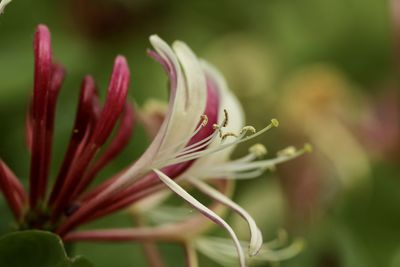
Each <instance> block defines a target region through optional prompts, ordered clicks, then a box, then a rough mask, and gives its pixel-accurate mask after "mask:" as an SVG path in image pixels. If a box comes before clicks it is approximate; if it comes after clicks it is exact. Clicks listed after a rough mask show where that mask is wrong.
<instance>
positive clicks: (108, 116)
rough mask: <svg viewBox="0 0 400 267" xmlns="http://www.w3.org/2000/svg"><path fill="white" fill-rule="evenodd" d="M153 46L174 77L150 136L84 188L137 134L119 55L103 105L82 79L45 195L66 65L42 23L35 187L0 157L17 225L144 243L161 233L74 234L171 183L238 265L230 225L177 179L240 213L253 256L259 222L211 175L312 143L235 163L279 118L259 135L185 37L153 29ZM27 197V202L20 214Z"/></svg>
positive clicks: (237, 175)
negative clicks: (237, 153)
mask: <svg viewBox="0 0 400 267" xmlns="http://www.w3.org/2000/svg"><path fill="white" fill-rule="evenodd" d="M150 42H151V44H152V46H153V48H154V51H153V50H150V51H149V52H148V53H149V55H150V56H151V57H153V58H154V59H155V60H156V61H157V62H159V63H160V64H161V65H162V67H163V68H164V70H165V71H166V73H167V74H168V76H169V80H170V99H169V104H168V108H167V109H166V110H165V112H164V113H163V112H161V114H162V115H161V116H162V117H163V120H162V123H161V124H160V123H158V124H157V122H156V123H153V124H152V125H153V134H154V135H155V136H154V139H153V141H152V142H151V144H150V145H149V147H148V148H147V149H146V150H145V151H144V153H143V154H142V156H140V157H139V159H137V160H135V161H134V162H132V164H131V165H130V166H128V167H127V168H125V169H124V170H121V171H120V172H119V173H117V174H115V175H114V176H113V177H111V178H109V179H107V180H106V181H105V182H103V183H102V184H100V185H98V186H96V187H94V188H93V189H88V188H89V185H90V184H91V183H92V181H93V180H94V178H95V176H96V174H97V173H98V172H99V171H100V170H101V169H102V168H103V167H104V166H105V165H106V164H107V163H108V162H109V161H110V160H111V159H113V158H114V157H115V156H116V155H117V154H118V153H119V152H120V151H121V149H122V148H123V147H124V145H125V144H126V142H127V141H128V139H129V136H130V133H131V131H132V126H133V118H134V117H135V113H134V111H133V107H132V106H131V105H129V104H128V103H127V102H126V95H127V90H128V84H129V79H130V74H129V69H128V66H127V63H126V60H125V58H124V57H122V56H118V57H117V58H116V60H115V64H114V69H113V73H112V75H111V79H110V83H109V88H108V95H107V99H106V102H105V104H104V106H103V107H101V106H100V104H99V102H98V98H97V94H96V89H95V85H94V81H93V79H92V78H91V77H90V76H87V77H85V79H84V80H83V82H82V88H81V95H80V100H79V105H78V111H77V115H76V119H75V124H74V129H73V131H72V135H71V140H70V143H69V145H68V148H67V153H66V156H65V158H64V161H63V163H62V165H61V167H60V171H59V173H58V176H57V179H56V182H55V184H54V186H53V188H52V190H51V191H50V194H49V197H47V195H48V194H47V193H48V190H47V185H48V169H49V165H50V154H51V153H50V152H51V143H52V133H53V127H54V111H55V103H56V99H57V94H58V91H59V89H60V87H61V84H62V80H63V78H64V70H63V68H62V67H61V66H59V65H57V64H54V63H53V60H52V54H51V45H50V33H49V31H48V29H47V28H46V26H44V25H39V26H38V29H37V31H36V34H35V41H34V50H35V80H34V93H33V98H32V105H31V108H30V111H29V113H28V116H27V141H28V146H29V148H30V150H31V153H32V157H31V172H30V191H29V194H27V193H25V191H24V189H23V188H22V186H21V184H20V183H19V182H18V179H16V177H15V175H13V173H12V172H11V170H10V169H9V168H8V167H7V166H6V165H5V163H4V162H3V161H1V167H2V168H1V170H0V186H1V189H2V192H3V193H4V194H5V196H6V198H7V200H8V202H9V204H10V206H11V207H12V210H13V211H14V214H15V217H16V218H17V220H18V221H19V223H20V225H21V228H39V229H49V230H51V231H54V232H56V233H57V234H59V235H60V236H61V237H62V238H63V239H64V240H65V241H77V240H138V239H139V240H140V239H143V235H144V236H146V235H147V238H153V239H158V238H160V236H159V235H158V232H157V231H153V230H154V229H152V230H151V231H150V232H149V231H147V232H146V231H145V232H144V233H143V231H142V229H132V228H130V229H123V228H118V229H105V230H102V229H99V230H90V231H74V230H75V229H76V228H77V227H78V226H80V225H82V224H84V223H87V222H89V221H92V220H94V219H97V218H99V217H103V216H106V215H108V214H111V213H113V212H115V211H118V210H121V209H123V208H126V207H128V206H130V205H132V204H133V203H137V202H138V201H140V200H143V199H146V198H147V197H151V196H153V195H154V194H155V193H157V192H159V191H160V190H162V189H164V188H165V187H167V188H169V189H170V190H171V191H172V192H174V193H176V194H177V195H179V196H180V197H181V198H182V199H184V200H185V201H186V202H188V203H189V204H190V205H191V206H193V207H194V208H195V209H197V210H198V211H199V212H200V213H202V214H203V215H204V216H206V217H208V218H209V219H210V220H211V221H213V222H215V223H216V224H218V225H220V226H222V227H223V228H225V229H226V231H227V232H228V233H229V235H230V236H231V238H232V240H233V241H234V244H235V248H236V251H237V253H238V255H239V260H240V264H241V266H245V265H246V256H245V253H244V251H243V248H242V245H241V243H240V241H239V240H238V238H237V237H236V234H235V232H234V230H233V229H232V228H231V226H230V225H229V224H228V223H227V222H226V221H225V220H224V219H222V218H221V217H220V216H219V215H218V214H217V213H216V212H214V211H213V210H212V209H211V208H209V207H207V206H205V205H203V204H202V203H201V202H200V201H198V200H197V199H196V198H194V197H193V196H192V195H191V194H190V193H189V192H188V191H186V190H185V189H184V188H183V187H182V186H181V185H179V182H180V181H182V180H185V181H187V182H188V183H189V184H191V185H192V186H194V187H195V188H197V189H199V190H200V191H201V192H203V193H204V194H205V195H207V196H209V197H210V198H212V199H214V200H215V201H217V202H219V203H221V204H223V205H224V206H226V207H228V208H230V209H232V210H233V211H235V212H236V213H238V214H239V215H240V216H241V217H243V218H244V219H245V220H246V221H247V222H248V225H249V229H250V235H251V237H250V242H249V251H248V252H249V255H250V256H254V255H256V254H257V253H258V252H259V250H260V249H261V247H262V244H263V241H262V235H261V232H260V230H259V229H258V227H257V225H256V223H255V221H254V220H253V219H252V217H251V216H250V214H248V213H247V212H246V211H245V210H244V209H242V208H241V207H240V206H239V205H237V204H236V203H234V202H233V201H232V200H231V199H230V198H229V197H227V196H226V195H225V194H223V193H222V192H220V191H218V190H216V189H214V188H213V187H211V186H210V185H208V184H207V183H206V180H207V179H222V180H229V179H247V178H253V177H257V176H259V175H260V174H261V173H262V172H263V171H264V170H266V169H269V168H273V167H274V166H275V165H276V164H278V163H281V162H284V161H287V160H289V159H291V158H294V157H297V156H299V155H301V154H303V153H304V152H307V151H309V150H310V147H309V146H308V145H307V146H305V147H304V148H303V149H300V150H296V149H294V148H292V147H290V148H288V149H285V150H283V151H281V152H280V153H278V155H277V157H276V158H273V159H269V160H257V158H258V157H260V156H262V155H263V154H265V153H266V150H265V148H264V147H263V146H261V145H257V146H254V147H252V148H251V149H250V152H249V154H248V155H246V156H244V157H242V158H239V159H236V160H232V161H231V160H230V154H231V152H232V150H233V149H234V148H235V146H236V145H237V144H239V143H243V142H245V141H247V140H249V139H252V138H255V137H257V136H259V135H260V134H262V133H264V132H266V131H268V130H269V129H272V128H274V127H277V126H278V121H277V120H276V119H272V120H271V121H270V123H269V124H268V125H267V126H266V127H265V128H263V129H261V130H260V131H258V132H257V131H256V130H255V128H254V127H252V126H244V115H243V112H242V109H241V106H240V104H239V102H238V101H237V99H236V98H235V96H234V95H233V94H232V93H231V92H230V90H229V89H228V87H227V85H226V82H225V81H224V79H223V77H222V75H220V74H219V73H218V71H216V70H215V69H214V68H213V67H212V66H210V65H209V64H208V63H206V62H204V61H202V60H200V59H198V58H197V57H196V55H195V54H194V53H193V52H192V51H191V50H190V48H189V47H188V46H187V45H186V44H185V43H183V42H180V41H176V42H174V44H173V45H172V48H171V47H170V46H169V45H168V44H166V43H165V42H164V41H163V40H162V39H161V38H159V37H158V36H156V35H153V36H151V37H150ZM142 118H145V116H142ZM118 120H120V124H119V127H118V129H117V130H116V134H115V135H114V136H113V140H112V142H111V143H110V145H109V146H108V147H106V149H105V151H104V153H102V154H99V150H100V148H102V147H103V146H104V144H105V142H106V140H107V139H108V137H109V136H110V134H111V132H112V130H113V128H114V127H115V125H116V123H117V121H118ZM150 120H151V116H150ZM142 121H145V119H144V120H142ZM158 121H159V120H158ZM154 128H155V129H156V131H155V130H154ZM96 155H97V156H98V157H97V160H96V158H95V156H96ZM203 180H204V181H203ZM27 199H29V201H28V200H27ZM28 203H29V208H28V210H27V211H25V212H24V207H26V206H28ZM172 234H173V233H168V231H167V233H166V236H167V237H168V238H173V237H172V236H171V235H172ZM161 236H162V235H161Z"/></svg>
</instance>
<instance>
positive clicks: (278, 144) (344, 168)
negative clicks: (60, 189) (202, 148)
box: [0, 0, 400, 267]
mask: <svg viewBox="0 0 400 267" xmlns="http://www.w3.org/2000/svg"><path fill="white" fill-rule="evenodd" d="M392 21H393V18H392V11H391V5H390V3H389V2H387V1H383V0H381V1H376V0H330V1H329V0H327V1H319V0H268V1H264V0H258V1H257V0H254V1H247V2H246V1H227V0H224V1H181V0H172V1H163V0H107V1H106V0H97V1H95V0H60V1H18V0H14V1H13V2H12V3H11V4H10V5H9V6H8V7H7V8H6V10H5V13H4V14H3V15H2V16H1V17H0V34H1V42H0V58H1V61H0V75H1V83H0V123H1V124H0V125H1V131H0V151H1V153H0V155H1V158H2V159H3V160H5V161H6V162H7V163H8V164H9V166H10V167H11V168H12V169H13V170H14V171H15V172H16V174H17V175H18V176H19V177H21V178H22V179H24V178H26V177H27V175H28V169H29V167H28V166H29V157H28V153H27V151H26V148H25V144H24V120H25V118H24V117H25V110H26V107H27V103H28V100H29V98H30V95H31V89H32V76H33V52H32V39H33V33H34V30H35V27H36V25H37V24H38V23H44V24H46V25H48V27H49V28H50V30H51V32H52V43H53V54H54V57H55V58H56V60H57V61H59V62H60V63H62V64H63V65H64V66H65V68H66V69H67V73H68V76H67V79H66V81H65V84H64V86H63V88H62V91H61V94H60V97H59V103H58V107H57V118H56V132H55V145H54V151H53V155H54V156H53V172H54V170H56V168H57V166H59V163H60V161H61V160H62V157H63V152H64V150H65V146H66V142H67V140H68V138H69V134H70V129H71V127H72V123H73V118H74V114H75V111H74V110H75V107H76V103H77V102H76V101H77V96H78V90H79V84H80V80H81V79H82V77H83V76H84V75H85V74H93V75H94V77H95V79H96V81H97V83H98V85H99V88H100V94H101V96H102V97H103V98H104V94H105V91H106V88H107V81H108V78H109V75H110V72H111V68H112V62H113V58H114V57H115V56H116V55H117V54H123V55H125V56H126V57H127V59H128V62H129V65H130V69H131V73H132V82H131V86H130V92H129V98H130V99H132V101H135V102H136V103H138V105H139V106H140V105H143V103H144V102H145V100H147V99H149V98H158V99H166V96H167V90H166V77H165V75H164V73H163V72H162V70H161V68H160V67H159V66H158V65H157V64H156V63H154V62H153V61H152V60H151V59H150V58H149V57H147V56H146V49H147V48H149V47H150V45H149V42H148V37H149V35H151V34H154V33H157V34H158V35H160V36H161V37H162V38H164V39H165V40H166V41H168V42H172V41H174V40H176V39H179V40H183V41H185V42H187V43H188V44H189V45H190V46H191V48H192V49H193V50H194V51H195V52H196V53H197V55H198V56H199V57H202V58H205V59H206V60H208V61H209V62H211V63H213V64H215V65H216V66H217V67H218V68H219V69H220V70H221V71H222V73H224V74H225V76H226V79H227V81H228V84H229V85H230V87H231V89H232V90H233V91H235V93H236V94H237V95H238V97H239V99H240V100H241V102H242V104H243V106H244V109H245V111H246V117H247V123H248V124H251V125H254V126H255V127H256V128H260V127H262V126H263V125H265V123H267V122H268V121H269V119H271V118H274V117H276V118H278V119H279V120H280V123H281V125H282V127H280V128H279V129H277V130H274V131H273V132H271V133H268V134H266V135H264V136H263V137H262V138H259V139H257V140H254V142H261V143H263V144H265V145H266V146H267V148H268V150H269V151H270V152H271V153H274V152H276V151H277V150H279V149H281V148H284V147H286V146H289V145H292V144H293V145H297V146H299V145H301V144H303V143H305V142H310V143H312V144H313V145H314V147H315V151H314V152H313V153H312V154H310V155H306V156H304V157H302V158H301V159H297V160H294V161H293V162H290V163H286V164H283V165H282V166H281V167H279V168H278V169H277V171H275V172H272V173H271V172H269V173H267V174H265V175H263V176H262V177H260V178H258V179H256V180H252V181H245V182H239V184H238V186H237V190H236V193H235V200H237V201H238V202H239V203H240V204H241V205H243V206H244V207H245V208H246V209H247V210H249V212H250V213H251V214H252V215H254V216H255V218H256V220H257V221H258V222H259V224H260V228H261V229H262V230H263V233H264V236H265V238H266V239H267V240H268V239H273V238H274V236H275V233H276V231H277V229H279V228H285V229H287V231H288V233H289V235H290V236H292V237H297V236H299V237H304V238H305V240H306V243H307V246H306V248H305V250H304V251H303V252H302V253H300V254H299V255H298V256H296V257H294V258H292V259H290V260H287V261H284V262H282V263H281V266H287V267H292V266H293V267H294V266H308V267H314V266H315V267H317V266H321V267H342V266H343V267H357V266H362V267H373V266H377V267H378V266H390V267H397V266H400V194H399V193H398V192H399V191H400V175H399V173H400V172H399V171H400V166H399V162H400V161H399V159H400V156H399V155H400V149H399V144H400V143H399V142H400V141H399V140H400V134H399V123H400V115H399V103H400V100H399V98H398V97H399V87H398V84H397V82H398V79H397V78H398V72H397V71H396V69H395V67H394V66H395V63H396V60H397V59H396V57H395V54H396V53H397V51H395V49H394V47H395V46H394V36H395V34H396V31H400V29H396V27H395V26H394V24H393V22H392ZM144 140H146V142H147V139H146V137H145V135H144V132H143V130H142V129H141V128H140V127H137V128H136V130H135V134H134V137H133V139H132V141H131V142H130V144H129V146H128V147H127V148H126V149H125V151H124V153H123V155H121V156H120V157H119V158H118V160H116V161H115V162H113V163H112V164H111V166H109V167H108V168H107V169H106V170H105V171H104V172H103V175H102V176H104V177H107V175H109V174H112V173H114V172H115V171H116V170H118V169H120V168H121V167H122V166H125V165H126V164H128V163H129V162H131V161H132V160H134V159H135V158H137V157H138V155H140V153H141V152H143V150H144V149H145V144H146V142H144ZM248 145H249V144H246V145H242V146H241V147H239V148H238V150H237V151H236V152H235V153H236V155H237V156H240V155H242V154H244V153H246V149H247V147H248ZM0 211H1V217H0V231H1V232H2V233H4V232H5V231H7V229H9V226H10V225H9V222H10V221H11V217H10V214H9V212H8V211H7V208H6V207H5V203H4V201H3V199H0ZM3 214H4V215H3ZM228 219H229V220H230V221H231V222H232V224H233V225H234V226H235V229H238V231H239V233H240V235H241V236H242V237H243V238H245V237H246V233H247V232H246V229H245V228H244V227H243V224H241V222H239V221H240V220H239V219H238V218H236V217H235V216H229V217H228ZM129 224H130V218H129V216H128V215H126V214H125V213H120V214H117V215H115V216H112V217H109V218H107V219H104V220H102V221H99V222H96V224H94V225H92V226H93V227H97V226H101V227H106V226H111V225H113V226H120V225H124V226H126V225H129ZM214 232H215V233H219V232H221V233H223V232H222V231H218V230H215V231H214ZM161 251H162V252H163V255H164V256H165V258H166V259H167V261H168V264H169V265H168V266H174V267H176V266H183V252H182V251H181V248H180V247H179V246H177V245H172V244H171V245H170V244H163V245H162V246H161ZM75 252H76V253H77V254H83V255H85V256H87V257H88V258H89V259H90V260H91V261H93V263H94V264H95V266H98V267H102V266H115V267H128V266H147V265H146V262H145V258H144V256H143V252H142V250H141V247H140V245H139V244H135V243H125V244H105V243H98V244H89V243H83V244H78V245H77V246H76V248H75ZM200 262H201V264H200V266H210V267H212V266H220V265H218V263H215V262H213V261H211V260H210V259H207V257H205V256H204V255H201V256H200ZM261 266H269V264H268V263H265V265H261Z"/></svg>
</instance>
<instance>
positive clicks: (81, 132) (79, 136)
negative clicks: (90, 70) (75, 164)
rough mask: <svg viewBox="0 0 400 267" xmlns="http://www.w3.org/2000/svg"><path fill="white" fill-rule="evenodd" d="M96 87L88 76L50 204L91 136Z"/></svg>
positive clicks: (83, 85) (83, 83)
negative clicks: (90, 125) (81, 147)
mask: <svg viewBox="0 0 400 267" xmlns="http://www.w3.org/2000/svg"><path fill="white" fill-rule="evenodd" d="M95 89H96V86H95V82H94V80H93V78H92V77H91V76H86V77H85V78H84V79H83V81H82V84H81V90H80V96H79V103H78V108H77V112H76V116H75V122H74V126H73V129H72V133H71V137H70V140H69V144H68V148H67V152H66V153H65V156H64V160H63V162H62V164H61V167H60V169H59V172H58V175H57V179H56V183H55V185H54V186H53V190H52V192H51V195H50V199H49V204H51V203H53V202H54V201H55V199H56V197H57V196H58V195H59V193H60V190H61V188H62V186H63V185H64V181H65V177H66V176H67V174H68V170H69V169H70V167H71V163H72V161H73V159H74V157H76V156H77V154H78V151H79V147H80V146H83V145H84V138H85V136H88V134H89V124H90V122H91V120H93V116H94V110H95V109H96V107H94V100H93V99H94V98H97V96H96V90H95Z"/></svg>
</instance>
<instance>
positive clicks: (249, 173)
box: [196, 144, 311, 179]
mask: <svg viewBox="0 0 400 267" xmlns="http://www.w3.org/2000/svg"><path fill="white" fill-rule="evenodd" d="M255 147H256V148H254V147H252V148H251V149H252V150H257V149H260V150H261V151H265V150H263V148H262V147H260V146H255ZM257 147H258V148H257ZM264 149H265V148H264ZM261 151H257V152H261ZM309 151H311V145H310V144H305V145H304V147H303V148H302V149H299V150H296V149H295V148H294V147H289V148H286V149H284V150H282V151H280V152H279V153H278V156H277V157H276V158H273V159H268V160H259V161H252V160H254V159H255V158H256V155H254V154H250V155H247V156H245V157H243V158H241V159H238V160H234V161H230V162H228V163H225V164H219V165H217V166H214V167H211V168H208V169H207V170H206V171H203V170H202V172H201V173H198V174H196V175H198V176H199V177H201V178H208V177H224V178H225V179H251V178H255V177H258V176H260V175H261V174H262V173H263V172H264V171H265V170H267V169H268V170H270V171H274V170H275V166H276V165H277V164H279V163H283V162H286V161H288V160H291V159H293V158H295V157H298V156H300V155H302V154H304V153H308V152H309Z"/></svg>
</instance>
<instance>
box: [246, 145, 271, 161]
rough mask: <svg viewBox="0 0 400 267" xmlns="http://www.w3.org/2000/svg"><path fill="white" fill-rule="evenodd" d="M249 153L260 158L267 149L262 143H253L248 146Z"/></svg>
mask: <svg viewBox="0 0 400 267" xmlns="http://www.w3.org/2000/svg"><path fill="white" fill-rule="evenodd" d="M249 153H251V154H253V155H255V156H256V157H257V158H261V157H263V156H264V155H266V154H267V149H266V148H265V146H264V145H262V144H255V145H253V146H251V147H250V148H249Z"/></svg>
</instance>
